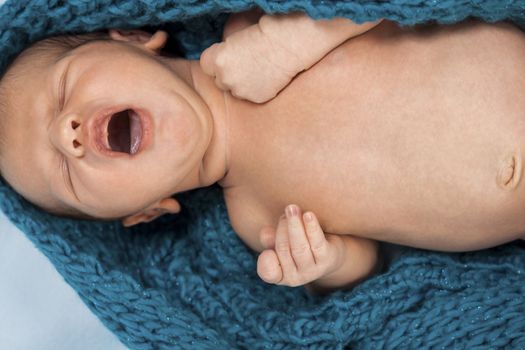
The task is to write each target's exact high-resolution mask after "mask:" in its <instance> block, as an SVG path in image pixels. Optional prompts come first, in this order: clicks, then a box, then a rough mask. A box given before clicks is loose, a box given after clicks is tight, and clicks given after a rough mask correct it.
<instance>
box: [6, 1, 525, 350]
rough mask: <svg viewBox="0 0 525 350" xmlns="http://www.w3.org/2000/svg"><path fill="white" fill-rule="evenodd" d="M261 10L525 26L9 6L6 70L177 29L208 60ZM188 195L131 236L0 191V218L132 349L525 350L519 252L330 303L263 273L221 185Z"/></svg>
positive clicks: (232, 5) (194, 6)
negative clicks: (78, 35) (52, 40)
mask: <svg viewBox="0 0 525 350" xmlns="http://www.w3.org/2000/svg"><path fill="white" fill-rule="evenodd" d="M254 4H257V5H258V6H260V7H261V8H262V9H263V10H265V11H266V12H270V13H275V12H289V11H294V10H302V11H306V12H307V13H308V14H309V15H311V16H313V17H316V18H326V17H332V16H334V15H339V16H346V17H348V18H352V19H354V20H355V21H358V22H361V21H367V20H375V19H378V18H387V19H390V20H394V21H397V22H399V23H402V24H406V25H409V24H414V23H419V22H424V21H429V20H437V21H439V22H441V23H453V22H457V21H460V20H463V19H464V18H466V17H468V16H474V17H478V18H482V19H484V20H486V21H497V20H501V19H512V20H514V21H517V22H519V23H522V22H521V21H523V19H525V0H478V1H474V0H390V1H384V0H383V1H381V0H352V1H343V0H341V1H335V0H334V1H330V0H289V1H277V0H257V1H249V0H235V1H226V0H218V1H212V0H179V1H177V0H163V1H153V0H71V1H59V0H47V1H41V0H32V1H30V0H8V1H7V2H6V3H5V4H4V5H3V6H0V52H2V54H1V57H0V71H3V70H5V68H6V65H7V64H8V63H9V62H10V61H11V60H12V59H13V57H14V56H15V55H16V54H17V53H18V52H20V51H21V50H22V49H23V48H24V47H26V46H27V45H28V44H30V43H31V42H34V41H36V40H38V39H40V38H43V37H45V36H49V35H53V34H58V33H65V32H84V31H92V30H96V29H101V28H107V27H138V26H143V25H153V26H156V25H162V24H166V23H169V22H175V24H172V25H168V26H167V28H168V29H170V30H172V31H173V32H174V35H176V37H177V38H178V39H179V40H180V42H181V44H182V46H183V48H184V50H185V52H186V54H187V56H188V57H198V55H199V52H200V51H201V50H202V49H203V48H204V47H206V46H208V45H209V44H210V43H211V42H213V41H217V40H218V39H219V36H220V33H221V26H222V25H223V23H224V20H225V18H226V13H227V12H235V11H241V10H244V9H247V8H249V7H251V6H252V5H254ZM524 60H525V57H524ZM178 198H179V200H180V201H181V202H182V203H183V210H182V212H181V213H180V214H179V215H177V216H172V217H165V218H162V219H160V220H159V221H157V222H153V223H150V224H147V225H141V226H137V227H134V228H131V229H124V228H123V227H121V226H120V224H118V223H115V222H109V223H108V222H106V223H100V222H98V223H97V222H88V221H75V220H69V219H61V218H57V217H53V216H51V215H48V214H46V213H43V212H41V211H39V210H37V209H36V208H35V207H34V206H32V205H30V204H29V203H27V202H26V201H24V200H23V199H21V198H20V197H19V196H18V195H17V194H15V193H14V192H13V191H12V190H11V189H10V188H9V187H8V186H7V185H5V184H4V183H1V184H0V207H1V209H2V210H3V211H4V212H5V213H6V214H7V215H8V217H9V218H10V219H11V220H12V221H13V222H14V223H15V224H16V225H17V226H18V227H19V228H20V229H21V230H22V231H24V232H25V234H26V235H27V237H29V239H31V241H32V242H33V243H34V244H35V245H36V246H37V247H38V249H40V250H41V251H42V252H43V253H44V254H45V255H46V256H47V257H48V258H49V260H50V261H51V262H52V263H53V264H54V265H55V267H56V269H57V270H58V271H59V272H60V273H61V274H62V276H63V277H64V279H65V280H66V281H67V283H69V284H70V285H71V286H72V287H73V288H74V289H75V290H76V291H77V292H78V294H79V295H80V297H81V298H82V300H83V301H84V302H85V303H86V305H87V306H88V307H89V308H90V309H91V310H92V311H93V313H94V314H96V315H97V316H98V317H99V318H100V319H101V320H102V322H103V323H104V324H105V325H106V326H107V327H108V328H109V329H110V330H111V331H113V332H114V333H115V334H116V335H117V336H118V337H119V339H120V340H121V341H122V342H123V343H124V344H125V345H127V346H128V347H129V348H131V349H173V348H188V349H235V348H245V349H262V348H271V349H296V348H301V349H342V348H345V347H350V348H355V349H380V348H395V349H405V348H421V349H424V348H442V349H452V348H462V349H485V348H508V349H520V348H522V349H523V348H525V247H524V245H523V243H519V242H515V243H513V244H508V245H505V246H502V247H497V248H494V249H490V250H485V251H481V252H474V253H468V254H444V253H434V252H428V251H422V250H416V249H406V250H405V251H404V252H403V254H402V255H401V256H400V257H399V258H398V259H397V260H395V261H394V262H393V263H392V264H391V265H390V266H389V268H388V270H387V271H385V272H383V273H382V274H380V275H377V276H376V277H374V278H371V279H370V280H368V281H366V282H364V283H363V284H361V285H359V286H358V287H356V288H355V289H353V290H351V291H337V292H335V293H334V294H332V295H330V296H328V297H324V298H322V297H316V296H311V295H309V294H308V293H306V292H305V291H304V289H302V288H287V287H280V286H273V285H268V284H265V283H264V282H262V281H261V280H260V279H259V278H258V277H257V274H256V264H255V262H256V260H255V259H256V256H255V254H254V253H253V252H251V251H250V250H249V249H248V248H247V247H246V246H245V245H244V244H243V243H242V242H241V241H240V240H239V239H238V238H237V237H236V235H235V233H234V232H233V231H232V229H231V226H230V222H229V220H228V216H227V213H226V209H225V205H224V202H223V199H222V196H221V190H220V188H219V187H217V186H212V187H209V188H206V189H201V190H197V191H192V192H188V193H184V194H182V195H179V196H178Z"/></svg>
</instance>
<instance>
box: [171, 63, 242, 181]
mask: <svg viewBox="0 0 525 350" xmlns="http://www.w3.org/2000/svg"><path fill="white" fill-rule="evenodd" d="M166 63H167V64H169V65H170V66H171V68H172V69H173V71H174V72H175V73H176V74H177V76H178V77H179V78H181V79H182V80H183V81H184V82H185V83H187V84H188V85H189V86H190V87H191V88H192V89H193V90H194V91H195V92H196V93H197V95H199V96H200V98H201V99H202V101H203V102H204V103H205V104H206V106H207V107H208V109H209V112H210V114H211V119H212V136H211V139H210V143H209V146H208V149H207V150H206V152H205V153H204V155H203V158H202V162H201V164H200V167H199V168H198V169H195V173H192V174H190V176H189V178H188V181H187V183H186V184H185V185H183V186H184V187H187V188H200V187H207V186H210V185H212V184H214V183H216V182H220V183H221V184H222V183H223V182H225V181H226V179H227V177H228V175H229V170H230V166H229V154H230V152H229V150H230V147H232V145H231V144H230V140H229V139H228V130H229V128H230V127H231V126H230V124H229V121H230V119H229V118H228V112H229V111H228V108H227V103H226V100H227V98H226V96H227V95H229V94H226V93H224V92H223V91H221V90H219V89H218V88H217V87H216V85H215V82H214V79H213V78H212V77H210V76H208V75H206V74H205V73H204V72H203V71H202V69H201V68H200V65H199V62H198V61H189V60H184V59H169V60H167V62H166ZM226 182H227V181H226Z"/></svg>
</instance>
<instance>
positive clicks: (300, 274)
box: [257, 204, 344, 287]
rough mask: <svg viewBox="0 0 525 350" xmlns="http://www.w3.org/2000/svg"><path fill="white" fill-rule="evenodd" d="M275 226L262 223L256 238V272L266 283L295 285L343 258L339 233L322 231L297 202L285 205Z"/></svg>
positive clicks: (314, 277) (319, 274)
mask: <svg viewBox="0 0 525 350" xmlns="http://www.w3.org/2000/svg"><path fill="white" fill-rule="evenodd" d="M285 212H286V215H282V216H281V217H280V219H279V223H278V224H277V229H274V228H273V227H265V228H263V229H262V230H261V232H260V240H261V243H262V244H263V246H264V248H265V250H264V251H263V252H262V253H261V254H260V255H259V258H258V261H257V273H258V274H259V277H261V279H263V280H264V281H265V282H267V283H272V284H278V285H285V286H290V287H296V286H300V285H304V284H307V283H310V282H313V281H315V280H317V279H320V278H322V277H324V276H327V275H329V274H330V273H332V272H334V271H335V270H337V269H338V268H339V267H340V266H341V264H342V260H343V252H344V242H343V240H342V239H341V237H339V236H337V235H332V234H325V233H324V232H323V230H322V229H321V226H320V225H319V222H318V220H317V218H316V216H315V215H314V214H313V213H312V212H306V213H305V214H303V215H302V214H301V210H300V208H299V207H298V206H297V205H293V204H292V205H289V206H287V207H286V210H285Z"/></svg>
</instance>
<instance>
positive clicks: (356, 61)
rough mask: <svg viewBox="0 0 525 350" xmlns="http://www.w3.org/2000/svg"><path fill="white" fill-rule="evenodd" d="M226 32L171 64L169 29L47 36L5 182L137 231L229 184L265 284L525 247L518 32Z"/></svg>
mask: <svg viewBox="0 0 525 350" xmlns="http://www.w3.org/2000/svg"><path fill="white" fill-rule="evenodd" d="M225 36H226V37H227V38H226V42H225V43H223V44H219V45H215V46H212V47H211V48H209V49H208V50H207V51H206V52H205V53H204V54H203V56H202V58H201V62H198V61H188V60H184V59H179V58H172V57H167V56H164V55H162V51H161V49H162V47H163V45H164V44H165V42H166V39H167V36H166V33H164V32H161V31H159V32H156V33H154V34H148V33H145V32H141V31H115V30H112V31H110V32H109V35H105V34H92V35H81V36H78V37H59V38H53V39H47V40H44V41H42V42H39V43H37V44H35V45H33V46H32V47H30V48H29V49H27V50H26V51H24V52H23V53H22V54H21V55H20V56H19V57H18V58H17V59H16V60H15V62H14V63H13V64H12V65H11V66H10V68H9V70H8V71H7V73H6V74H5V75H4V77H3V78H2V80H1V84H0V107H1V109H0V114H1V115H2V119H1V124H0V125H1V130H0V131H1V133H2V138H1V140H2V147H1V148H0V149H1V153H0V169H1V172H2V175H3V176H4V178H5V179H6V181H8V182H9V184H11V186H12V187H13V188H14V189H15V190H17V191H18V192H19V193H20V194H22V195H23V196H24V197H25V198H27V199H28V200H29V201H31V202H33V203H34V204H36V205H38V206H40V207H41V208H43V209H45V210H48V211H50V212H52V213H55V214H60V215H69V216H75V217H81V218H99V219H116V218H118V219H122V222H123V223H124V224H125V225H128V226H129V225H134V224H137V223H140V222H147V221H150V220H153V219H155V218H156V217H158V216H159V215H162V214H164V213H176V212H178V211H179V210H180V205H179V203H178V202H177V200H176V199H175V198H173V197H172V196H173V194H175V193H179V192H183V191H187V190H190V189H194V188H199V187H204V186H209V185H211V184H214V183H218V184H219V185H220V186H222V187H223V189H224V197H225V202H226V205H227V208H228V214H229V217H230V220H231V224H232V226H233V228H234V230H235V231H236V232H237V233H238V235H239V236H240V237H241V239H242V240H243V241H244V242H246V244H247V245H249V246H250V247H251V248H252V249H254V250H257V251H260V252H261V254H260V256H259V260H258V273H259V275H260V276H261V278H262V279H264V280H265V281H267V282H269V283H275V284H282V285H289V286H298V285H306V284H308V286H309V288H312V289H314V290H320V291H324V290H330V289H333V288H340V287H347V286H350V285H352V283H355V282H356V281H359V280H361V279H363V278H365V277H366V276H368V275H369V274H370V273H372V272H373V271H374V269H375V268H376V265H377V264H376V263H377V244H376V243H375V241H386V242H392V243H397V244H404V245H409V246H413V247H421V248H427V249H436V250H445V251H465V250H474V249H482V248H486V247H491V246H495V245H498V244H502V243H505V242H508V241H511V240H515V239H518V238H522V237H523V231H524V230H525V215H523V208H524V207H525V187H524V185H523V184H521V182H520V179H521V176H522V153H523V151H524V148H525V142H524V138H523V135H525V118H524V117H523V111H524V110H525V102H524V99H523V98H522V96H521V94H522V93H523V91H524V90H525V81H524V79H525V78H524V77H525V61H524V60H523V57H524V54H525V36H524V35H523V33H522V32H521V31H519V30H518V29H517V28H515V27H513V26H511V25H510V24H497V25H488V24H482V23H476V22H466V23H463V24H458V25H454V26H449V27H437V26H428V27H422V28H401V27H398V26H397V25H395V24H393V23H390V22H387V21H383V22H380V23H367V24H363V25H356V24H354V23H352V22H351V21H349V20H346V19H334V20H331V21H317V22H316V21H313V20H311V19H309V18H307V17H306V16H304V15H298V14H294V15H289V16H269V15H264V16H262V17H261V16H260V14H257V12H256V11H252V12H250V13H248V14H245V15H237V16H235V17H234V18H233V19H232V20H231V21H230V22H229V24H228V26H227V27H226V29H225ZM200 63H201V64H202V67H201V64H200ZM303 70H304V71H303ZM300 72H301V73H300ZM298 73H300V74H298ZM210 74H211V75H210ZM290 81H291V82H290ZM283 88H284V89H283ZM228 89H231V90H232V93H233V95H235V96H238V97H242V98H245V99H250V100H252V101H255V102H265V103H264V104H257V103H253V102H250V101H248V100H245V99H241V98H236V97H234V96H233V95H232V94H231V93H228V92H225V91H224V90H228ZM281 89H282V91H281ZM279 91H280V92H279ZM274 96H275V97H274ZM291 203H293V204H291ZM285 208H286V210H285ZM283 212H284V213H285V215H283Z"/></svg>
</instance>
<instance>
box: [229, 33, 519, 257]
mask: <svg viewBox="0 0 525 350" xmlns="http://www.w3.org/2000/svg"><path fill="white" fill-rule="evenodd" d="M415 33H416V32H411V31H408V32H402V31H400V30H399V29H397V27H394V26H392V25H390V24H387V25H385V26H383V27H382V28H380V29H379V30H377V31H373V32H371V33H370V34H367V35H363V36H362V37H359V38H356V39H353V40H350V41H348V42H347V43H346V44H343V45H342V46H340V47H339V48H337V49H336V50H334V51H333V52H332V53H330V54H329V55H327V56H326V57H325V58H324V59H323V60H322V61H320V62H319V63H318V64H317V65H315V66H314V67H312V68H311V69H310V70H308V71H306V72H304V73H303V74H301V75H300V76H298V77H297V78H296V79H295V80H294V81H293V82H292V83H291V84H290V85H289V86H288V87H287V88H286V89H285V90H284V91H282V92H281V94H279V96H278V97H277V98H275V99H274V100H272V101H271V102H270V103H267V104H265V105H262V106H253V105H249V104H246V106H245V107H244V108H245V115H244V116H242V117H243V118H246V122H245V123H244V124H243V126H242V127H241V129H240V130H239V133H240V134H243V135H251V137H250V142H247V143H246V144H245V146H246V147H242V149H239V150H232V152H233V153H234V154H232V158H236V159H245V161H244V162H242V166H240V168H242V169H244V170H243V171H244V173H243V174H242V176H241V178H242V179H245V183H243V184H242V185H241V186H239V191H242V193H243V194H242V195H241V196H240V197H242V198H243V201H244V202H245V203H250V206H251V208H252V209H251V211H250V213H251V215H237V214H236V213H235V212H233V211H232V212H230V215H231V216H234V217H235V219H234V221H235V223H236V226H237V231H238V232H239V231H242V232H239V233H240V234H241V236H243V235H244V236H245V237H248V235H252V237H251V238H247V239H246V240H247V241H251V242H256V238H254V236H256V235H257V232H258V230H257V229H256V228H257V227H262V226H264V225H275V223H276V222H277V218H278V217H279V216H280V215H281V214H282V213H283V210H284V207H285V206H286V205H287V204H290V203H295V204H298V205H299V206H300V207H301V208H302V209H303V210H310V211H313V212H314V213H316V215H317V216H318V218H319V220H320V222H321V226H322V227H323V229H324V231H325V232H330V233H335V234H354V235H357V236H362V237H369V238H373V239H378V240H384V241H390V242H393V243H399V244H407V245H412V246H419V247H430V248H434V249H440V247H439V245H440V243H439V242H437V241H436V239H435V237H437V236H439V235H441V236H442V237H441V236H440V237H441V238H440V239H442V240H443V241H445V238H443V237H444V235H446V234H450V233H454V232H453V230H452V229H453V228H455V229H461V227H457V226H452V223H456V222H455V221H454V222H453V221H450V226H447V225H448V224H447V221H446V219H447V218H448V217H450V206H451V205H452V206H453V205H456V206H457V208H455V209H457V211H458V212H465V213H467V212H468V210H467V207H466V206H467V205H471V203H472V202H475V201H476V198H477V197H476V196H481V195H486V194H487V191H488V192H490V191H491V189H490V188H488V189H487V186H483V192H481V191H479V190H478V188H477V187H476V186H475V185H470V184H469V181H470V183H473V182H472V179H471V177H472V174H468V171H469V170H468V169H474V168H482V167H485V168H487V169H488V170H487V172H486V173H483V174H482V175H480V178H479V181H484V182H485V183H486V184H489V183H490V181H492V176H493V175H494V174H493V173H492V172H490V171H492V170H491V169H490V167H491V166H493V164H496V163H497V162H498V161H499V158H498V157H499V153H497V152H496V151H495V152H494V153H492V154H491V153H490V152H489V153H487V154H486V155H485V159H484V162H485V163H484V164H479V163H476V162H475V160H474V159H473V158H469V154H470V153H472V152H470V151H469V150H471V149H474V148H476V147H477V146H478V144H477V143H476V142H478V141H476V140H478V139H479V142H478V143H479V144H482V143H483V142H484V139H483V138H482V137H481V136H480V135H481V134H480V135H477V134H472V135H471V137H470V139H472V140H474V141H472V142H471V143H470V144H463V143H460V142H459V141H461V139H462V138H465V137H467V138H468V137H469V131H468V128H469V125H471V124H472V123H483V122H484V119H483V118H486V122H487V124H490V123H491V122H492V120H491V119H490V118H494V117H493V115H492V116H491V115H489V114H487V113H485V112H483V110H484V109H486V108H487V106H483V103H482V102H483V101H484V100H487V99H488V96H484V94H485V93H486V92H484V90H483V89H475V88H471V87H469V86H468V84H469V83H472V84H480V80H479V79H478V78H479V77H478V75H477V74H476V73H475V72H474V73H473V74H472V76H469V75H468V74H467V75H466V76H465V70H466V69H465V67H468V66H469V64H470V63H469V62H470V61H469V59H466V58H465V57H458V55H466V56H468V55H469V54H471V52H466V51H464V50H463V49H462V46H464V44H465V42H463V41H462V40H463V39H462V38H461V37H455V36H454V35H448V34H447V33H445V34H444V35H441V36H432V29H426V32H419V34H418V35H416V34H415ZM425 33H426V34H425ZM434 34H435V33H434ZM457 36H460V34H458V35H457ZM447 38H448V39H447ZM468 39H469V41H472V40H474V41H475V39H476V37H475V33H473V34H472V35H470V36H469V37H468ZM477 39H480V38H479V37H478V38H477ZM480 45H481V43H480ZM480 59H481V60H483V59H486V60H488V61H493V60H494V58H493V57H486V58H483V57H482V58H479V56H478V58H476V60H478V61H477V62H475V63H476V64H478V65H479V66H480V67H483V64H482V62H481V63H480V62H479V60H480ZM496 62H497V61H496ZM471 63H472V62H471ZM472 64H474V63H472ZM485 68H486V67H485ZM467 70H468V69H467ZM455 78H458V79H463V80H462V81H465V83H464V84H457V82H455V81H454V79H455ZM482 78H483V77H482ZM465 79H466V80H465ZM481 83H484V82H481ZM467 93H468V95H469V96H468V97H469V98H472V99H473V100H475V101H481V103H480V102H476V104H472V103H470V102H469V101H466V100H465V99H461V98H460V100H463V101H464V102H463V103H464V104H465V105H467V106H468V105H471V106H472V107H471V109H470V110H466V109H460V108H457V107H456V106H455V103H456V102H457V101H454V100H453V99H451V98H453V97H455V98H457V97H458V96H460V97H461V95H462V94H463V95H466V94H467ZM465 98H466V97H465ZM239 103H241V104H242V102H239ZM492 107H493V106H491V108H492ZM500 119H501V118H500ZM499 123H505V121H499ZM510 123H511V121H509V125H510ZM510 127H513V126H512V125H510ZM451 130H452V131H454V132H452V131H451ZM483 132H485V131H483V130H482V131H481V133H483ZM458 140H459V141H458ZM491 142H495V141H493V140H491ZM452 145H453V146H452ZM447 147H450V149H447ZM454 147H455V148H454ZM458 147H464V148H465V149H464V150H463V151H462V150H458ZM496 148H497V147H494V149H496ZM498 151H499V150H498ZM450 154H454V155H456V154H457V156H453V157H452V156H450ZM451 164H452V165H451ZM454 166H455V168H454ZM445 167H449V168H450V169H452V170H453V171H457V173H458V174H459V175H455V176H456V177H457V180H458V181H461V180H465V181H464V183H465V184H466V185H465V186H466V187H462V188H461V189H458V190H457V191H455V192H454V193H453V195H452V194H451V193H452V192H450V193H449V192H446V191H449V189H450V186H449V183H448V182H447V181H448V180H446V179H445V180H444V178H443V176H436V174H438V172H439V171H440V170H439V169H444V168H445ZM452 170H451V171H452ZM489 170H490V171H489ZM496 170H497V169H496ZM496 170H494V171H496ZM463 172H465V174H463ZM445 175H446V174H445ZM491 184H492V183H491ZM469 186H470V187H469ZM429 188H432V189H434V190H433V191H429V190H428V189H429ZM241 189H242V190H241ZM440 189H442V191H441V193H444V195H442V196H440V195H439V193H440V192H439V190H440ZM454 195H457V196H458V198H459V199H462V198H464V196H465V195H468V196H470V199H471V200H469V201H467V202H465V203H466V204H464V205H465V207H462V205H463V204H461V203H462V202H461V201H460V200H455V199H454V198H453V197H454ZM231 198H235V196H232V197H231ZM480 198H481V197H480ZM227 201H228V197H227ZM230 201H231V200H230ZM429 203H431V204H429ZM231 207H232V208H233V207H234V206H231ZM239 210H240V211H244V210H245V209H239ZM254 213H257V214H254ZM465 215H467V216H468V214H465ZM451 220H452V219H451ZM466 221H468V217H467V218H466ZM234 228H235V227H234ZM423 233H425V234H423ZM432 235H434V236H432ZM254 244H256V243H254ZM252 247H253V245H252ZM441 248H444V249H446V247H445V246H443V247H441Z"/></svg>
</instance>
